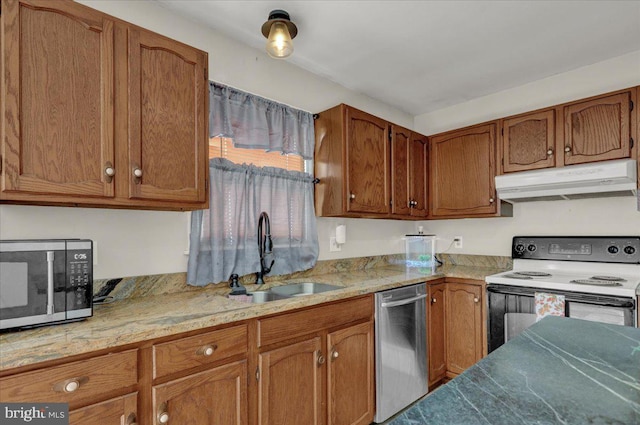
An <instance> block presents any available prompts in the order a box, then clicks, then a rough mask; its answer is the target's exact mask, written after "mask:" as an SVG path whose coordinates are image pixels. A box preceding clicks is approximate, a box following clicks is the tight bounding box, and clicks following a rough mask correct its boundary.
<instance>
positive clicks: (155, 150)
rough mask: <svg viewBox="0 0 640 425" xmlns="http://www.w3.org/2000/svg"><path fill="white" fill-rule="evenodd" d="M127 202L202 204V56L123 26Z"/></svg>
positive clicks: (204, 65)
mask: <svg viewBox="0 0 640 425" xmlns="http://www.w3.org/2000/svg"><path fill="white" fill-rule="evenodd" d="M127 35H128V50H127V69H128V73H129V74H128V83H129V93H128V95H129V97H128V99H129V102H128V106H129V108H128V119H129V133H128V148H129V158H128V160H129V162H128V170H127V171H128V176H127V178H128V179H129V197H130V198H134V199H141V198H142V199H154V200H162V201H176V202H204V201H205V197H206V194H205V185H204V184H202V183H203V182H204V181H205V175H206V164H207V161H206V160H203V158H206V155H207V152H206V150H205V149H206V144H205V143H204V142H205V141H206V140H207V135H206V134H205V129H206V125H205V118H206V114H207V99H206V96H205V95H206V93H207V89H208V86H207V80H206V68H207V55H206V54H205V53H204V52H201V51H199V50H195V49H193V48H191V47H189V46H186V45H183V44H180V43H178V42H176V41H174V40H170V39H168V38H166V37H163V36H161V35H158V34H155V33H153V32H150V31H146V30H144V29H141V28H138V27H133V26H131V27H128V28H127Z"/></svg>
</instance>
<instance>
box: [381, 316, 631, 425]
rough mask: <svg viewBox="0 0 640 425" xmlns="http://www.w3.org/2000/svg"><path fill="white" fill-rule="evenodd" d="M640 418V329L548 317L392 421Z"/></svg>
mask: <svg viewBox="0 0 640 425" xmlns="http://www.w3.org/2000/svg"><path fill="white" fill-rule="evenodd" d="M427 423H428V424H465V425H472V424H514V425H515V424H518V425H519V424H587V423H591V424H638V423H640V329H637V328H632V327H628V326H618V325H609V324H605V323H596V322H589V321H585V320H578V319H571V318H565V317H546V318H544V319H543V320H541V321H540V322H538V323H536V324H535V325H533V326H531V327H530V328H528V329H526V330H525V331H524V332H522V333H521V334H520V335H518V336H517V337H516V338H514V339H512V340H510V341H509V342H508V343H506V344H505V345H503V346H502V347H500V348H498V349H497V350H496V351H494V352H492V353H491V354H490V355H489V356H487V357H485V358H484V359H482V360H481V361H480V362H478V363H476V364H475V365H474V366H472V367H471V368H469V369H467V370H466V371H465V372H463V373H462V374H461V375H460V376H458V377H457V378H455V379H453V380H452V381H450V382H449V383H447V384H446V385H443V386H442V387H440V388H438V389H437V390H435V391H434V392H433V393H432V394H430V395H427V396H426V397H425V398H423V399H422V400H420V401H418V402H416V403H415V404H414V405H413V406H412V407H410V408H409V409H407V410H405V411H404V412H402V413H401V414H400V415H398V416H396V417H395V418H394V419H393V420H392V421H391V422H389V424H390V425H418V424H420V425H423V424H427Z"/></svg>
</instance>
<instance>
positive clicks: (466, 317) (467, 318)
mask: <svg viewBox="0 0 640 425" xmlns="http://www.w3.org/2000/svg"><path fill="white" fill-rule="evenodd" d="M445 299H446V307H445V312H446V323H447V325H446V334H447V338H446V340H447V348H446V355H447V370H448V371H449V372H451V373H453V374H459V373H462V372H463V371H464V370H465V369H467V368H468V367H470V366H472V365H473V364H475V363H476V362H477V361H478V360H480V359H481V358H482V287H481V286H479V285H467V284H463V283H447V291H446V296H445Z"/></svg>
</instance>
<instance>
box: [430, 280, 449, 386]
mask: <svg viewBox="0 0 640 425" xmlns="http://www.w3.org/2000/svg"><path fill="white" fill-rule="evenodd" d="M445 285H446V284H445V283H437V284H434V285H427V286H428V288H429V300H428V304H427V314H428V316H427V320H428V322H427V329H428V332H429V334H428V344H429V386H431V385H433V384H435V383H437V382H439V381H441V380H442V378H444V377H445V373H446V372H447V359H446V357H445V352H446V351H445V350H446V346H445Z"/></svg>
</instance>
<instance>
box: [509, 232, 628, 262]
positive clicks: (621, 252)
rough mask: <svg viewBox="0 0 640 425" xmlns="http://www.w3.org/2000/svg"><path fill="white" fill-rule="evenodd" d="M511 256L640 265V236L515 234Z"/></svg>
mask: <svg viewBox="0 0 640 425" xmlns="http://www.w3.org/2000/svg"><path fill="white" fill-rule="evenodd" d="M511 257H512V258H514V259H516V258H521V259H530V260H562V261H586V262H598V263H626V264H640V236H566V237H559V236H515V237H514V238H513V244H512V247H511Z"/></svg>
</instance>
